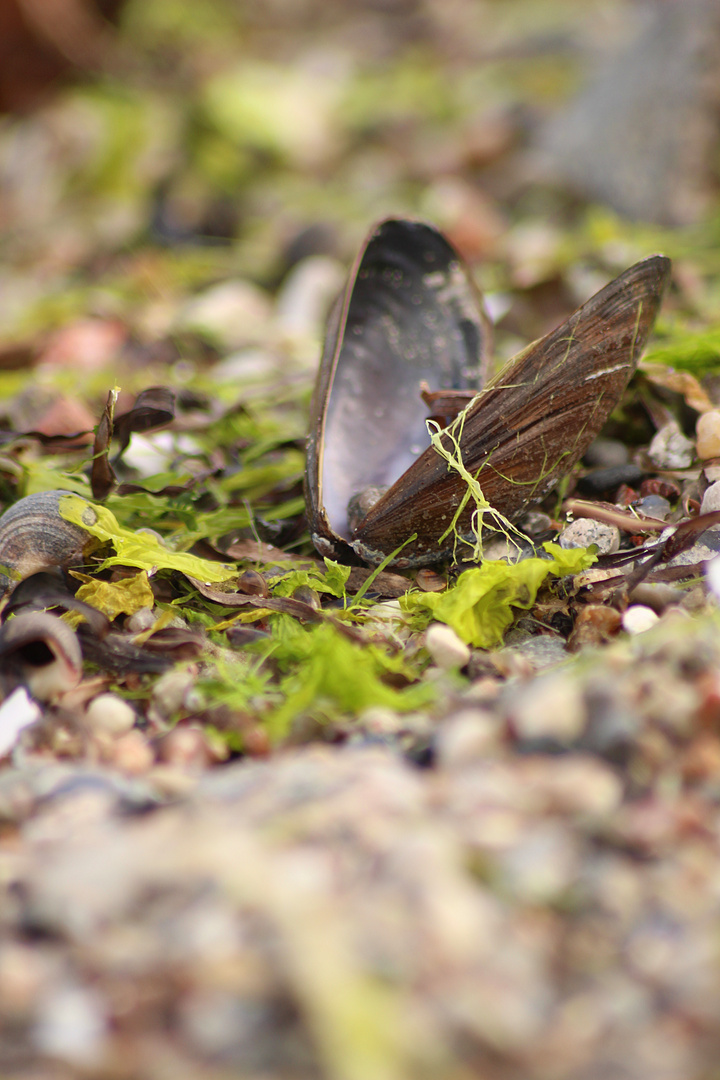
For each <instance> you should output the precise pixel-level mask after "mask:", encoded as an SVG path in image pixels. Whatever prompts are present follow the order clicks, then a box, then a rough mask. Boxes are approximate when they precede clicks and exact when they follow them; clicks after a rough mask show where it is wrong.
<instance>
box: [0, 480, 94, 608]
mask: <svg viewBox="0 0 720 1080" xmlns="http://www.w3.org/2000/svg"><path fill="white" fill-rule="evenodd" d="M67 494H69V492H66V491H42V492H39V493H38V494H36V495H27V496H26V497H25V498H24V499H19V500H18V502H16V503H14V504H13V505H12V506H11V507H9V508H8V509H7V510H6V511H5V513H4V514H3V515H2V517H0V568H7V569H9V570H12V571H13V576H14V577H16V578H17V579H19V580H21V581H22V580H24V579H25V578H27V577H30V575H31V574H37V573H39V572H40V571H41V570H53V569H55V568H56V567H62V568H63V569H66V568H67V567H69V566H81V565H82V564H83V563H84V562H86V559H87V555H88V554H89V552H90V551H92V550H93V548H95V547H97V546H98V541H97V540H96V539H95V537H94V536H92V535H91V534H90V533H88V532H86V531H85V530H84V529H81V528H80V527H79V526H78V525H73V524H72V522H70V521H66V520H65V518H63V517H62V516H61V514H60V499H61V498H62V496H63V495H67ZM88 511H89V512H93V511H92V508H91V507H88ZM88 524H92V522H89V523H88ZM7 587H8V579H7V577H6V575H5V574H4V573H2V571H1V570H0V592H1V591H4V589H6V588H7Z"/></svg>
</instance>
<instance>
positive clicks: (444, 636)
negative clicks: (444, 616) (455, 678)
mask: <svg viewBox="0 0 720 1080" xmlns="http://www.w3.org/2000/svg"><path fill="white" fill-rule="evenodd" d="M425 646H426V648H427V651H428V652H429V653H430V655H431V657H432V658H433V660H434V661H435V663H436V664H437V666H438V667H439V668H442V669H443V670H444V671H452V670H453V669H455V668H461V667H464V666H465V664H467V662H468V660H469V659H470V649H469V648H468V646H467V645H466V644H465V642H464V641H461V640H460V638H459V637H458V636H457V634H456V633H455V631H454V630H451V628H450V627H449V626H445V625H444V624H443V623H432V624H431V625H430V626H428V628H427V632H426V634H425Z"/></svg>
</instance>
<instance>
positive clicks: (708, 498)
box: [700, 480, 720, 514]
mask: <svg viewBox="0 0 720 1080" xmlns="http://www.w3.org/2000/svg"><path fill="white" fill-rule="evenodd" d="M715 510H720V480H716V481H715V483H714V484H711V485H710V487H709V488H708V489H707V490H706V492H705V494H704V495H703V498H702V502H701V504H700V513H701V514H712V513H714V511H715Z"/></svg>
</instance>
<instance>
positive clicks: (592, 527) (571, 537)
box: [559, 518, 620, 555]
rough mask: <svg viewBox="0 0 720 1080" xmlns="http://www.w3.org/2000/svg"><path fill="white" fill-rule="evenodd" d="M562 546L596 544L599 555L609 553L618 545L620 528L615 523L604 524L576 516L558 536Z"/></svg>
mask: <svg viewBox="0 0 720 1080" xmlns="http://www.w3.org/2000/svg"><path fill="white" fill-rule="evenodd" d="M559 540H560V546H561V547H564V548H577V547H589V546H590V544H597V548H598V552H599V554H600V555H611V554H612V553H613V552H614V551H617V550H618V548H619V547H620V530H619V529H618V528H617V526H616V525H605V523H604V522H602V521H592V519H591V518H578V520H577V521H572V522H571V523H570V524H569V525H566V526H565V528H564V529H563V530H562V532H561V533H560V536H559Z"/></svg>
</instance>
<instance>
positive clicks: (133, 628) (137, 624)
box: [125, 607, 157, 634]
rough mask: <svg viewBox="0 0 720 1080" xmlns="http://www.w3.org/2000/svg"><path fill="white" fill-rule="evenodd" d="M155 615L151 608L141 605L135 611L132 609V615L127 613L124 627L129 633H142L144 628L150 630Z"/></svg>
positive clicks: (153, 623)
mask: <svg viewBox="0 0 720 1080" xmlns="http://www.w3.org/2000/svg"><path fill="white" fill-rule="evenodd" d="M156 620H157V617H156V615H155V612H154V611H153V610H152V608H149V607H141V608H139V609H138V610H137V611H134V612H133V614H132V615H128V617H127V619H126V620H125V629H126V630H128V631H129V632H130V633H131V634H142V633H143V632H144V631H145V630H150V628H151V627H153V626H154V625H155V622H156Z"/></svg>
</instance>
